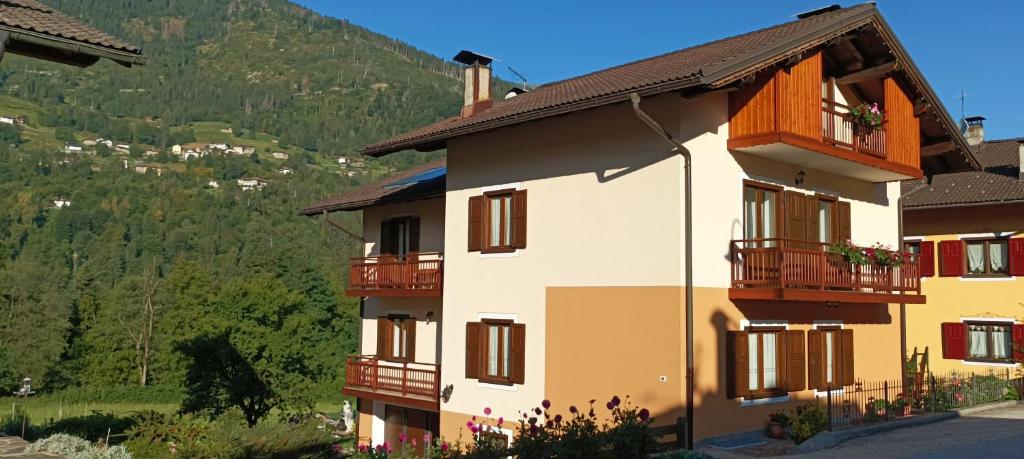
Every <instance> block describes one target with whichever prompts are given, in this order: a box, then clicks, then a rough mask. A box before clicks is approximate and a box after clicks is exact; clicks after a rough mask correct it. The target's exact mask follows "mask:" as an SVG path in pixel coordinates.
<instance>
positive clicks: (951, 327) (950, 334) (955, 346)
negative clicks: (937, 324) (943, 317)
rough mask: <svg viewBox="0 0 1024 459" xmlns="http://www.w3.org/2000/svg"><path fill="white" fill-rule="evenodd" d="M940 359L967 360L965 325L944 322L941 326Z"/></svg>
mask: <svg viewBox="0 0 1024 459" xmlns="http://www.w3.org/2000/svg"><path fill="white" fill-rule="evenodd" d="M942 358H944V359H951V360H964V359H965V358H967V324H964V323H960V322H944V323H943V324H942Z"/></svg>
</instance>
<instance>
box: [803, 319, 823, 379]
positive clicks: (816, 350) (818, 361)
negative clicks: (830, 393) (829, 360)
mask: <svg viewBox="0 0 1024 459" xmlns="http://www.w3.org/2000/svg"><path fill="white" fill-rule="evenodd" d="M824 338H825V336H824V333H822V332H821V330H808V331H807V385H808V386H809V387H810V388H811V389H816V390H824V389H825V362H826V360H825V339H824Z"/></svg>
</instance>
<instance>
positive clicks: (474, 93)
mask: <svg viewBox="0 0 1024 459" xmlns="http://www.w3.org/2000/svg"><path fill="white" fill-rule="evenodd" d="M452 60H454V61H455V62H458V63H460V64H463V65H465V66H466V68H465V80H466V89H465V92H464V93H463V97H462V114H461V115H460V118H468V117H470V116H473V115H476V114H477V113H482V112H484V111H486V110H487V109H489V108H491V107H492V106H494V99H492V98H491V62H492V61H494V59H493V58H490V57H487V56H484V55H482V54H477V53H474V52H472V51H466V50H462V51H459V54H456V55H455V58H454V59H452Z"/></svg>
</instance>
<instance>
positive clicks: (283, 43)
mask: <svg viewBox="0 0 1024 459" xmlns="http://www.w3.org/2000/svg"><path fill="white" fill-rule="evenodd" d="M44 3H47V4H50V5H52V6H53V7H55V8H57V9H59V10H61V11H63V12H65V13H66V14H69V15H72V16H76V17H79V18H80V19H82V20H83V21H85V22H87V23H90V24H93V25H95V26H97V27H99V28H101V29H103V30H105V31H108V32H110V33H113V34H115V35H117V36H119V37H123V38H125V39H127V40H128V41H130V42H132V43H135V44H139V45H140V46H142V48H143V49H144V52H145V54H146V55H147V56H148V57H149V60H148V62H147V64H146V65H145V66H142V67H139V68H133V69H130V70H127V69H124V68H121V67H120V66H118V65H116V64H113V63H110V62H101V63H100V64H97V65H95V66H93V67H90V68H88V69H85V70H81V69H76V68H69V67H64V66H60V65H56V64H48V63H41V62H38V61H34V60H30V59H25V58H20V57H16V56H11V57H7V58H5V59H4V61H3V64H2V66H0V93H3V94H7V95H11V96H14V97H17V98H19V99H22V100H25V101H29V102H31V103H34V104H37V105H39V106H40V112H41V113H42V118H41V119H39V120H38V121H39V122H40V124H41V125H43V126H46V127H54V128H56V127H62V126H63V127H68V128H72V129H74V130H75V131H79V132H82V131H85V132H90V133H96V134H99V135H101V136H104V137H107V138H111V137H112V138H114V139H115V140H118V141H126V142H128V141H134V142H138V143H144V144H151V145H155V146H158V147H159V146H164V145H166V144H168V143H170V142H172V141H175V140H180V139H181V138H180V137H179V138H174V137H173V135H172V134H174V133H178V132H179V131H185V130H186V129H187V127H188V124H189V123H193V122H196V121H205V122H223V123H227V124H228V125H230V126H231V127H233V128H234V131H235V132H260V133H266V134H269V135H272V136H274V137H276V138H278V139H280V142H281V143H282V144H284V145H285V146H289V145H294V146H297V147H301V148H303V149H306V150H309V151H318V152H321V153H323V154H325V155H334V154H342V153H351V152H352V151H354V150H358V149H359V148H360V147H362V146H364V145H366V144H368V143H370V142H372V141H375V140H379V139H381V138H384V137H387V136H390V135H393V134H396V133H398V132H400V131H403V130H405V129H408V128H410V127H414V126H417V125H421V124H424V123H428V122H432V121H435V120H437V119H439V118H441V117H444V116H450V115H452V114H454V113H456V111H457V109H458V107H459V105H460V94H461V83H460V82H459V80H458V77H459V75H460V73H459V71H458V68H457V67H455V66H454V65H452V64H450V63H448V62H446V61H444V60H441V59H438V58H437V57H435V56H432V55H430V54H427V53H425V52H422V51H419V50H417V49H415V48H413V47H411V46H409V45H406V44H404V43H401V42H398V41H396V40H393V39H390V38H388V37H385V36H383V35H380V34H376V33H373V32H371V31H369V30H366V29H364V28H362V27H359V26H357V25H353V24H351V23H349V22H347V21H344V20H338V19H333V18H328V17H324V16H321V15H318V14H316V13H314V12H312V11H310V10H308V9H305V8H303V7H300V6H298V5H295V4H293V3H290V2H287V1H284V0H230V1H203V0H159V1H158V0H139V1H132V2H125V1H118V0H44ZM3 108H4V107H3V106H2V105H0V109H3ZM143 120H146V121H143ZM183 135H184V137H185V138H186V139H187V137H188V135H187V134H185V133H183ZM200 140H202V139H200Z"/></svg>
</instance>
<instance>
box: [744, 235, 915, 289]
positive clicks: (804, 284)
mask: <svg viewBox="0 0 1024 459" xmlns="http://www.w3.org/2000/svg"><path fill="white" fill-rule="evenodd" d="M730 245H731V248H730V258H731V260H732V287H731V288H730V289H729V298H730V299H733V300H789V301H813V302H828V303H907V304H923V303H924V302H925V297H924V295H922V294H921V268H920V264H919V261H918V259H917V256H916V255H913V254H909V253H904V254H900V256H901V257H903V260H904V261H903V263H902V264H900V265H897V266H879V265H876V264H869V265H859V264H854V263H850V262H848V261H846V260H845V259H843V258H842V256H841V255H836V254H831V253H829V251H828V249H829V244H824V243H820V242H809V241H795V240H790V239H781V238H771V239H741V240H734V241H732V243H731V244H730Z"/></svg>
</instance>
